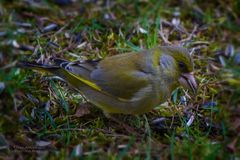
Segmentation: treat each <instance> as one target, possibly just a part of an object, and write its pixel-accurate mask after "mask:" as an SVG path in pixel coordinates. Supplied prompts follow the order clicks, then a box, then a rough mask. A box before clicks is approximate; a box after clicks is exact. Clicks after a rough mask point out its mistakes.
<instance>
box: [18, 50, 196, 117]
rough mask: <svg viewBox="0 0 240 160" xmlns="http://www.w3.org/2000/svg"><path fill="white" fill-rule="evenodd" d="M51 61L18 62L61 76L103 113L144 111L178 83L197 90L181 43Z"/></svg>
mask: <svg viewBox="0 0 240 160" xmlns="http://www.w3.org/2000/svg"><path fill="white" fill-rule="evenodd" d="M52 61H53V63H52V64H39V63H34V62H21V63H20V65H21V66H23V67H27V68H32V69H35V70H41V71H47V72H51V73H52V74H54V75H57V76H59V77H61V78H62V79H64V80H65V81H67V82H68V83H69V84H71V85H72V86H73V87H74V88H75V89H77V90H78V91H79V92H80V93H82V94H83V95H84V96H85V97H86V98H87V99H88V100H89V101H90V102H91V103H92V104H94V105H96V106H97V107H99V108H101V109H102V110H103V111H104V112H105V113H107V114H108V113H122V114H143V113H146V112H148V111H150V110H151V109H153V108H154V107H156V106H158V105H159V104H161V103H163V102H165V101H166V100H167V98H168V97H169V96H170V95H171V92H172V91H173V90H174V89H176V88H177V87H178V86H179V85H180V84H181V85H182V86H183V87H186V88H188V89H191V90H192V91H193V92H196V90H197V83H196V80H195V78H194V76H193V73H192V72H193V61H192V58H191V57H190V55H189V53H188V51H187V49H185V48H183V47H178V46H161V47H157V48H153V49H150V50H143V51H140V52H131V53H123V54H118V55H114V56H111V57H106V58H105V59H103V60H99V61H91V60H87V61H76V62H69V61H66V60H62V59H57V58H53V59H52Z"/></svg>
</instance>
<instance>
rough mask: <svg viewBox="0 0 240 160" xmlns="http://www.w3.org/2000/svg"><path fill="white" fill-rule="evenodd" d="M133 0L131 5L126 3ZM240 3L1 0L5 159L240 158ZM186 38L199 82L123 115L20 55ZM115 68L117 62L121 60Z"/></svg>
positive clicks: (101, 51)
mask: <svg viewBox="0 0 240 160" xmlns="http://www.w3.org/2000/svg"><path fill="white" fill-rule="evenodd" d="M127 4H128V5H127ZM239 6H240V1H239V0H236V1H232V0H230V1H228V2H225V1H211V2H210V1H208V2H202V1H201V2H200V1H176V0H170V1H164V0H163V1H158V0H151V1H150V0H139V1H133V2H131V3H129V2H128V1H126V0H116V1H110V0H105V1H101V0H83V1H74V0H44V1H43V0H38V1H37V0H26V1H25V0H24V1H19V0H16V1H7V0H2V1H1V3H0V115H1V116H0V158H3V159H4V158H5V159H6V158H9V159H10V158H11V159H15V158H18V159H27V158H46V159H48V158H52V159H56V158H64V159H65V158H70V159H71V158H86V159H87V158H89V159H106V158H108V159H133V158H136V159H143V158H146V159H170V158H171V159H174V158H175V159H239V158H240V140H239V137H240V134H239V133H240V120H239V116H240V65H239V64H240V39H239V37H240V27H239V25H240V23H239V17H240V12H239ZM173 44H174V45H181V46H184V47H185V48H187V49H188V50H189V51H190V53H191V55H192V57H193V60H194V64H195V72H194V75H195V76H196V78H197V81H198V84H199V89H198V92H197V94H196V95H192V94H191V93H190V92H189V91H187V90H184V89H183V88H181V87H180V88H178V89H176V90H175V91H174V92H173V93H172V97H171V98H170V99H169V100H168V102H166V103H164V104H161V105H160V106H158V107H156V108H155V109H153V110H152V111H151V112H149V113H147V114H145V115H136V116H124V115H114V118H116V121H115V120H113V119H111V118H108V117H106V115H104V113H103V112H102V111H101V110H100V109H98V108H97V107H94V106H93V105H91V104H89V103H88V101H87V100H86V99H85V97H84V96H83V95H81V94H79V93H78V92H77V91H76V90H74V89H73V88H71V86H68V85H67V84H66V82H64V81H63V80H62V79H60V78H58V77H54V76H52V75H48V74H47V75H46V74H41V73H39V72H34V71H30V70H23V69H20V68H18V67H17V66H16V64H17V62H19V61H22V60H28V61H36V62H41V63H43V64H46V63H50V62H51V58H52V57H58V58H64V59H68V60H70V61H82V60H96V61H97V60H99V59H102V58H104V57H107V56H111V55H116V54H124V53H125V52H131V51H140V50H142V49H149V48H154V47H156V46H160V45H173ZM113 67H114V66H113Z"/></svg>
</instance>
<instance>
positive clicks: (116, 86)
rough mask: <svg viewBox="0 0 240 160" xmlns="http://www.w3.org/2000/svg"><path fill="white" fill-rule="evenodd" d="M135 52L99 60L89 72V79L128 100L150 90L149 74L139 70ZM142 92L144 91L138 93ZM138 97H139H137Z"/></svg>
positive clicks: (105, 89) (108, 91) (112, 93)
mask: <svg viewBox="0 0 240 160" xmlns="http://www.w3.org/2000/svg"><path fill="white" fill-rule="evenodd" d="M140 60H141V59H139V57H138V55H137V54H132V55H131V54H127V55H124V54H123V55H118V56H113V57H109V58H106V59H104V60H103V61H101V62H100V63H99V65H98V67H97V69H95V70H93V71H92V72H91V75H90V78H91V80H92V81H93V82H94V83H95V84H97V85H98V86H99V87H100V88H101V89H102V90H103V91H105V92H107V93H109V94H111V95H114V96H116V97H119V98H121V99H125V100H130V99H135V98H137V97H136V96H139V95H141V96H144V94H145V93H146V92H149V91H150V90H151V86H149V85H150V84H149V74H148V73H146V72H144V71H143V70H141V66H140V65H138V64H139V63H142V64H143V63H144V60H143V61H142V62H140ZM140 92H144V93H140ZM138 98H139V97H138Z"/></svg>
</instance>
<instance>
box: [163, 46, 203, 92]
mask: <svg viewBox="0 0 240 160" xmlns="http://www.w3.org/2000/svg"><path fill="white" fill-rule="evenodd" d="M164 50H165V53H166V54H167V55H169V56H171V57H172V58H173V63H174V66H175V70H176V72H175V76H176V78H177V79H178V82H179V83H180V84H181V85H182V86H183V87H185V88H188V89H191V90H192V91H193V92H194V93H196V91H197V87H198V85H197V82H196V80H195V78H194V75H193V60H192V58H191V56H190V54H189V52H188V51H187V49H185V48H182V47H171V46H169V47H165V49H164Z"/></svg>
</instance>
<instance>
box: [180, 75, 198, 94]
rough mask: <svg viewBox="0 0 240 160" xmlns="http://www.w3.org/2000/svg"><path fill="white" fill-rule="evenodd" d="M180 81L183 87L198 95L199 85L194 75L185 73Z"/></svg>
mask: <svg viewBox="0 0 240 160" xmlns="http://www.w3.org/2000/svg"><path fill="white" fill-rule="evenodd" d="M178 80H179V82H180V84H181V85H182V86H183V87H185V88H188V89H191V90H192V91H193V93H194V94H196V92H197V88H198V85H197V82H196V80H195V77H194V75H193V73H183V74H181V76H180V78H179V79H178Z"/></svg>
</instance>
